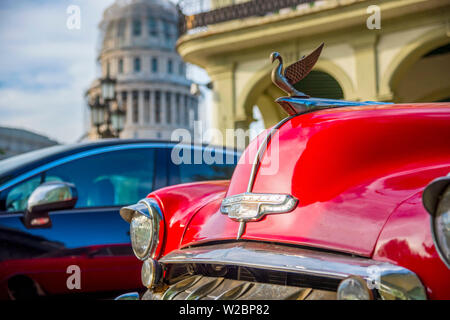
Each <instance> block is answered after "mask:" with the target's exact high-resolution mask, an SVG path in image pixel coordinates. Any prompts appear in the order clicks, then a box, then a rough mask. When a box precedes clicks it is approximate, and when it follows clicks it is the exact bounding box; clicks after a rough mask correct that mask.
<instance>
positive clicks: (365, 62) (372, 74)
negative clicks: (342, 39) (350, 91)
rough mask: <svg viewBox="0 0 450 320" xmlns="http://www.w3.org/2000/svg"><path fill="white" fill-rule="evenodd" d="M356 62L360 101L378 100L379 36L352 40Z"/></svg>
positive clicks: (371, 35)
mask: <svg viewBox="0 0 450 320" xmlns="http://www.w3.org/2000/svg"><path fill="white" fill-rule="evenodd" d="M351 42H352V46H353V49H354V50H355V60H356V80H357V81H356V83H357V85H358V88H357V89H356V92H357V95H358V98H359V100H362V101H365V100H372V101H376V100H377V99H378V72H377V70H378V66H377V36H376V35H375V34H373V33H372V34H367V35H364V36H361V37H358V38H353V39H352V41H351Z"/></svg>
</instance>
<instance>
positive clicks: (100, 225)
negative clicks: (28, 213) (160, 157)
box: [0, 146, 157, 291]
mask: <svg viewBox="0 0 450 320" xmlns="http://www.w3.org/2000/svg"><path fill="white" fill-rule="evenodd" d="M155 161H156V162H157V158H156V149H155V148H153V147H145V148H144V147H141V148H138V147H133V146H130V147H127V146H124V147H122V148H118V147H115V148H109V149H108V150H106V151H104V152H100V153H97V154H91V155H89V156H86V157H79V158H77V159H75V160H73V161H68V162H65V163H63V164H61V165H57V166H54V167H52V168H49V169H48V170H45V171H43V172H40V173H39V174H37V175H35V176H33V177H31V178H29V179H27V180H26V181H22V182H20V183H18V184H16V185H14V186H12V187H10V188H9V189H7V190H4V191H2V194H0V197H1V198H2V199H3V200H2V201H3V203H5V208H4V211H3V212H2V213H0V237H3V238H5V239H4V240H5V242H2V248H0V251H1V252H0V256H2V255H3V259H5V258H6V259H11V258H13V257H12V252H14V253H15V254H18V255H22V257H30V258H31V257H36V256H37V255H39V254H42V253H44V252H47V253H48V252H50V251H51V250H56V249H61V248H82V247H84V248H87V247H91V246H96V245H111V244H129V243H130V238H129V232H128V230H129V225H128V224H127V223H126V222H125V221H123V220H122V218H121V217H120V215H119V209H120V208H121V207H122V206H124V205H128V204H131V203H135V202H137V201H138V200H139V199H141V198H143V197H145V196H146V195H147V194H148V193H149V192H151V191H152V190H153V188H154V184H155V179H156V178H157V177H156V176H155ZM48 181H64V182H70V183H73V184H74V185H75V187H76V188H77V191H78V201H77V203H76V205H75V208H73V209H71V210H62V211H55V212H50V213H49V216H50V218H51V222H52V226H51V227H50V228H45V229H39V228H38V229H26V228H25V226H24V224H23V223H22V221H21V218H22V217H23V210H24V209H25V207H26V201H27V197H28V196H29V195H30V194H31V192H32V190H33V189H34V188H36V187H37V186H38V185H39V184H41V183H43V182H48ZM8 246H9V248H8ZM5 247H6V250H5ZM5 252H6V253H5ZM136 263H138V260H137V259H136ZM80 268H81V277H82V279H83V266H80ZM45 271H46V270H42V272H45ZM82 283H83V281H82ZM40 285H41V286H42V287H44V288H45V284H40ZM86 286H87V287H88V286H89V284H86ZM80 291H83V288H81V289H80Z"/></svg>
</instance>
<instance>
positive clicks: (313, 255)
mask: <svg viewBox="0 0 450 320" xmlns="http://www.w3.org/2000/svg"><path fill="white" fill-rule="evenodd" d="M159 262H160V263H162V264H163V265H166V266H170V265H174V264H207V265H226V266H239V267H247V268H253V269H259V270H268V271H269V270H270V271H280V272H287V273H291V274H292V273H294V274H299V275H303V276H307V277H308V278H312V279H314V281H316V282H317V281H319V282H320V281H328V282H329V281H330V279H331V280H335V281H336V282H339V281H340V280H343V279H345V278H347V277H349V276H359V277H362V278H363V279H365V280H366V281H367V283H368V286H369V288H370V289H373V290H376V291H377V292H378V294H379V296H380V298H382V299H426V293H425V289H424V287H423V285H422V283H421V282H420V280H419V278H418V277H417V275H416V274H415V273H413V272H411V271H410V270H408V269H406V268H403V267H399V266H395V265H392V264H389V263H385V262H379V261H375V260H372V259H366V258H359V257H353V256H348V255H341V254H334V253H328V252H322V251H314V250H310V249H301V248H296V247H290V246H284V245H275V244H268V243H258V242H233V243H226V244H217V245H210V246H202V247H194V248H188V249H181V250H176V251H173V252H171V253H169V254H168V255H166V256H164V257H163V258H162V259H160V261H159Z"/></svg>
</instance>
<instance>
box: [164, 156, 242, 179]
mask: <svg viewBox="0 0 450 320" xmlns="http://www.w3.org/2000/svg"><path fill="white" fill-rule="evenodd" d="M202 152H203V156H202V158H201V161H200V163H194V162H195V161H194V154H193V152H192V156H191V157H190V159H191V161H190V162H191V163H189V162H188V163H184V162H182V163H180V164H177V163H174V161H170V163H171V164H170V174H171V177H170V182H172V183H173V182H175V181H177V182H178V183H188V182H195V181H207V180H228V179H231V176H232V175H233V171H234V168H235V167H236V164H237V162H238V160H239V155H238V154H234V155H233V156H230V155H228V157H227V154H226V153H224V152H223V151H221V150H208V151H206V152H207V153H208V155H207V157H209V160H208V159H207V158H205V149H203V151H202ZM187 159H189V158H187ZM211 159H213V160H211ZM175 162H177V161H175ZM211 162H212V163H211Z"/></svg>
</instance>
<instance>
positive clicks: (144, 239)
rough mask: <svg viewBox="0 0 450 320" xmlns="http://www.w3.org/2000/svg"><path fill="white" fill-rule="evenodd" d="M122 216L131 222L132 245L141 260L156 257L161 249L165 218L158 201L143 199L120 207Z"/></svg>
mask: <svg viewBox="0 0 450 320" xmlns="http://www.w3.org/2000/svg"><path fill="white" fill-rule="evenodd" d="M120 215H121V216H122V218H123V219H124V220H125V221H127V222H128V223H130V237H131V246H132V247H133V251H134V254H135V255H136V257H138V258H139V259H141V260H145V259H147V258H149V257H151V258H155V257H156V256H157V255H158V254H159V253H160V251H161V247H162V243H163V237H164V218H163V215H162V212H161V209H160V208H159V205H158V203H157V202H156V201H155V200H153V199H148V198H146V199H142V200H140V201H139V202H138V203H137V204H135V205H132V206H128V207H124V208H122V209H120Z"/></svg>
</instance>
